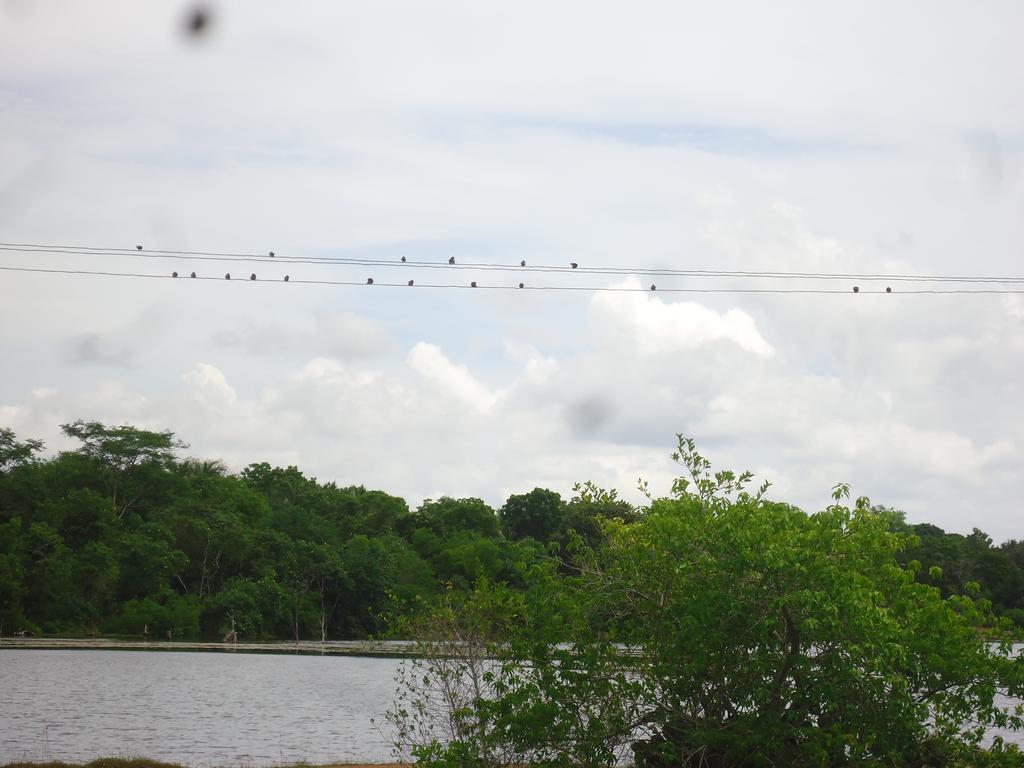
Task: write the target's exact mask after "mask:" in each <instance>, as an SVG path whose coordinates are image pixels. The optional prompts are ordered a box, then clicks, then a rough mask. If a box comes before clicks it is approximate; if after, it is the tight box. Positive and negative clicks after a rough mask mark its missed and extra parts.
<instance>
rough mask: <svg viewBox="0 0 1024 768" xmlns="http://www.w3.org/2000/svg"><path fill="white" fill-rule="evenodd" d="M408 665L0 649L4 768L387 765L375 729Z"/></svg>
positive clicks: (387, 752) (0, 758)
mask: <svg viewBox="0 0 1024 768" xmlns="http://www.w3.org/2000/svg"><path fill="white" fill-rule="evenodd" d="M400 663H401V662H400V661H399V660H397V659H381V658H359V657H351V656H285V655H258V654H231V653H147V652H144V651H63V650H24V649H18V650H10V649H8V650H0V763H5V762H10V761H14V760H23V759H32V760H68V761H79V760H87V759H91V758H94V757H101V756H110V755H113V756H143V757H150V758H154V759H157V760H168V761H172V762H179V763H185V764H187V765H193V766H212V765H239V764H242V765H252V766H265V765H270V764H275V763H283V762H297V761H307V762H311V763H327V762H359V761H365V762H389V761H390V760H391V759H392V757H391V747H390V745H389V744H388V742H387V737H386V736H385V735H384V734H382V733H381V732H380V731H379V730H378V729H379V728H380V727H381V723H382V721H383V715H384V712H385V711H386V710H387V709H388V707H389V706H390V704H391V701H392V699H393V696H394V688H395V684H394V681H393V679H392V677H393V675H394V673H395V670H396V669H397V667H398V664H400ZM371 718H373V719H374V720H376V724H374V723H371V721H370V720H371Z"/></svg>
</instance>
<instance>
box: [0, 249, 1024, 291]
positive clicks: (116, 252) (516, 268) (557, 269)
mask: <svg viewBox="0 0 1024 768" xmlns="http://www.w3.org/2000/svg"><path fill="white" fill-rule="evenodd" d="M0 251H3V252H12V253H14V252H21V253H46V254H55V255H81V256H123V257H135V258H146V259H168V258H174V259H182V260H189V261H226V262H254V263H278V264H280V263H289V264H309V265H337V266H365V267H385V268H403V267H408V268H412V269H447V270H469V271H477V272H520V273H529V272H536V273H560V274H588V275H611V276H630V275H633V276H646V277H659V276H661V277H687V278H699V279H704V278H728V279H757V280H803V281H807V280H842V281H851V280H857V281H864V282H880V281H890V282H919V283H964V284H969V283H991V284H1007V285H1013V284H1024V277H1022V276H991V275H989V276H985V275H921V274H884V273H855V272H791V271H769V270H717V269H671V268H645V267H585V266H582V267H572V266H558V265H552V264H526V265H523V264H495V263H485V262H466V263H455V264H450V263H446V262H445V263H438V262H433V261H423V260H410V259H406V260H405V261H401V260H399V259H394V258H391V259H382V258H370V257H340V256H330V257H327V256H322V257H321V256H277V255H276V254H275V255H274V256H270V255H269V254H255V253H238V252H224V251H185V250H162V249H145V248H143V249H141V250H140V249H138V248H136V249H130V248H101V247H96V246H61V245H46V244H37V243H0ZM840 292H843V291H840ZM904 292H905V291H904Z"/></svg>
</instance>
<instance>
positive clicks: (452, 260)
mask: <svg viewBox="0 0 1024 768" xmlns="http://www.w3.org/2000/svg"><path fill="white" fill-rule="evenodd" d="M135 249H136V250H139V251H141V250H142V246H141V245H136V246H135ZM267 255H268V256H270V257H271V258H273V257H274V252H273V251H269V252H268V253H267ZM399 261H400V262H401V263H402V264H405V263H407V261H408V260H407V259H406V258H405V256H403V257H402V258H401V259H400V260H399ZM448 263H449V264H452V265H454V264H455V257H454V256H449V257H448ZM519 266H520V267H525V266H526V259H523V260H522V261H520V262H519ZM579 266H580V265H579V264H578V263H577V262H575V261H570V262H569V267H570V268H571V269H578V268H579ZM178 276H179V275H178V273H177V272H171V277H178ZM196 276H197V275H196V273H195V272H192V273H191V274H190V275H189V277H196ZM224 279H225V280H230V279H231V273H230V272H225V273H224ZM249 279H250V280H255V279H256V273H255V272H253V273H252V274H250V275H249ZM289 280H291V275H285V276H284V282H286V283H287V282H288V281H289ZM366 284H367V285H373V278H372V277H368V278H366ZM415 284H416V281H415V280H410V281H409V282H408V283H407V285H415ZM469 287H470V288H476V287H477V285H476V280H471V281H470V282H469ZM519 287H520V288H525V287H526V284H525V283H519ZM657 289H658V287H657V286H656V285H654V283H651V290H652V291H655V290H657ZM853 290H854V291H856V290H857V288H856V286H855V287H854V289H853ZM889 290H890V291H891V290H892V289H889Z"/></svg>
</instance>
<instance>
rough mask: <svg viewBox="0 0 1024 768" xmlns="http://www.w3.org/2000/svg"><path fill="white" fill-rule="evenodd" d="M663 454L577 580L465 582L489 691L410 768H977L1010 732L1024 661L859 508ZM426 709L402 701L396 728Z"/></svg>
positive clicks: (982, 603) (412, 695)
mask: <svg viewBox="0 0 1024 768" xmlns="http://www.w3.org/2000/svg"><path fill="white" fill-rule="evenodd" d="M674 458H676V459H677V460H678V461H679V462H680V463H681V464H682V465H683V467H684V468H685V470H686V474H685V475H684V476H683V477H680V478H679V479H678V480H677V481H676V482H675V483H674V484H673V492H672V494H671V495H670V496H668V497H665V498H659V499H654V500H652V502H651V504H650V508H649V509H648V510H645V514H643V515H642V516H641V517H640V519H639V520H638V521H637V522H634V523H631V524H630V523H625V522H609V523H608V524H607V531H606V539H607V544H606V545H605V546H604V547H603V548H601V549H598V550H591V551H590V552H589V553H585V552H581V553H580V557H579V559H578V562H579V567H578V569H576V571H575V575H572V576H562V577H558V576H557V575H553V574H552V573H551V568H550V566H549V565H545V564H544V563H540V564H537V565H536V566H534V573H532V574H531V577H530V584H531V585H532V587H531V589H530V590H528V591H527V592H526V593H525V594H524V595H523V597H522V598H521V599H517V598H515V596H514V595H512V594H510V593H509V591H508V590H507V588H489V587H486V585H485V587H484V588H481V587H479V586H478V588H477V590H476V592H475V593H474V595H473V596H472V597H471V598H470V599H471V600H472V601H475V602H476V603H478V605H476V607H475V608H474V610H473V611H472V612H471V616H475V617H479V616H480V615H481V614H482V615H484V616H486V617H489V618H488V621H489V622H490V623H489V625H488V626H489V630H490V631H489V636H490V637H492V638H494V640H493V641H492V642H491V643H490V645H489V647H488V653H487V654H486V655H487V657H489V658H493V659H494V664H493V665H492V666H491V667H490V668H488V669H487V678H485V682H487V687H486V689H481V690H482V691H483V692H482V693H481V694H478V695H475V696H470V697H469V698H468V699H465V700H460V701H461V703H459V705H458V707H459V712H454V713H453V712H452V711H451V710H446V709H444V708H442V711H443V712H446V716H447V717H449V718H451V717H452V715H453V714H454V715H455V720H456V722H457V724H458V728H457V729H456V738H454V739H452V740H451V741H450V742H449V743H448V744H447V745H445V744H442V743H440V742H439V741H436V742H433V743H427V744H422V743H421V744H418V745H414V746H416V748H417V750H418V754H419V756H420V757H421V760H422V761H423V762H426V763H427V764H432V765H450V764H452V763H453V762H457V763H458V764H477V765H497V764H501V763H504V764H508V763H516V764H533V765H541V766H543V765H547V766H569V765H605V766H611V765H614V764H616V762H617V761H619V760H621V759H622V757H623V755H622V752H621V749H622V748H623V747H625V746H628V745H631V747H632V751H633V755H634V759H635V760H636V762H637V764H638V765H642V766H649V767H654V766H658V767H660V766H690V765H692V766H697V765H702V766H703V765H708V766H733V765H742V766H755V765H756V766H761V765H764V766H768V765H787V766H790V765H791V766H804V765H806V766H811V765H814V766H854V765H866V764H879V765H891V766H924V765H936V764H953V763H955V762H956V761H960V762H961V763H963V764H972V763H973V762H974V761H975V758H977V757H978V753H976V751H975V750H977V748H978V746H979V744H980V742H981V740H982V738H983V735H984V732H985V729H986V728H988V727H992V726H1000V727H1009V728H1020V727H1021V726H1022V723H1021V720H1020V717H1019V716H1018V715H1017V714H1015V713H1014V712H1012V711H1007V709H1006V707H1005V705H1001V704H1000V702H999V699H998V698H997V693H1006V694H1010V695H1020V694H1021V693H1022V692H1024V675H1022V670H1021V665H1020V663H1019V662H1017V661H1016V660H1015V659H1014V657H1013V653H1014V652H1013V650H1012V647H1011V646H1010V645H1009V644H996V645H990V644H987V643H985V642H983V641H982V639H981V637H980V636H979V633H978V632H979V629H991V628H993V627H997V626H1005V625H1004V624H1001V623H1000V622H999V621H998V620H997V619H996V618H995V617H994V616H993V615H992V613H991V611H990V604H989V603H988V601H986V600H985V599H983V598H978V599H974V598H971V597H969V596H963V595H955V596H952V597H950V598H947V599H944V598H943V597H942V595H941V594H940V593H939V591H938V590H936V589H934V588H932V587H930V586H927V585H925V584H921V583H918V582H916V581H915V579H914V574H913V572H912V570H911V569H909V568H904V567H902V566H901V565H900V563H899V562H898V561H897V560H896V554H897V553H898V552H899V551H900V550H901V548H903V547H904V546H906V544H907V538H906V536H904V535H903V534H900V533H898V532H894V531H892V530H891V526H890V523H891V519H890V518H889V517H887V516H885V515H879V514H877V513H876V512H874V511H872V510H871V509H870V507H869V504H868V502H867V500H864V499H862V500H858V503H857V504H856V505H854V506H853V507H847V506H845V505H843V504H842V503H841V502H842V500H843V498H844V497H847V496H848V493H849V491H848V489H847V488H846V487H845V486H837V488H836V490H835V501H836V503H835V504H834V505H832V506H830V507H829V508H828V509H826V510H824V511H822V512H820V513H818V514H814V515H807V514H805V513H803V512H802V511H800V510H798V509H796V508H794V507H792V506H789V505H786V504H782V503H778V502H770V501H767V500H766V499H765V498H764V492H765V491H766V490H767V486H766V485H765V486H762V487H761V489H760V490H759V491H758V492H756V493H750V492H748V491H747V490H746V486H747V484H748V483H749V481H750V475H749V474H748V473H743V474H739V475H737V474H734V473H731V472H713V471H712V470H711V466H710V463H709V462H708V461H707V460H706V459H704V458H703V457H702V456H701V455H700V454H699V453H698V452H697V450H696V448H695V446H694V445H693V443H692V441H689V440H685V439H683V438H682V437H680V440H679V445H678V449H677V452H676V454H675V456H674ZM476 620H479V618H477V619H476ZM461 671H462V672H463V673H464V674H465V676H466V677H465V679H469V680H471V679H472V674H471V670H470V669H469V668H468V667H466V668H463V669H462V670H461ZM426 673H427V678H428V679H432V678H431V677H430V668H429V667H428V668H427V670H426ZM448 674H449V675H450V674H451V672H450V670H449V672H448ZM434 694H436V689H433V690H428V691H426V692H425V691H424V690H422V689H416V688H415V687H413V688H408V687H407V688H406V695H407V698H406V700H405V701H411V702H412V707H411V708H410V706H407V705H405V704H403V705H402V706H400V708H399V709H400V711H399V712H397V713H396V714H397V718H398V720H399V721H401V720H402V717H403V715H402V711H404V712H405V715H406V716H408V715H409V714H410V713H415V712H417V711H429V707H428V709H427V710H419V709H418V703H420V702H423V701H425V700H427V699H429V696H431V695H434ZM425 696H426V697H427V699H424V697H425ZM442 698H443V697H442ZM436 701H437V699H435V702H436ZM495 755H498V756H499V758H494V756H495Z"/></svg>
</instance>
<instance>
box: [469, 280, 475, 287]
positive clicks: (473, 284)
mask: <svg viewBox="0 0 1024 768" xmlns="http://www.w3.org/2000/svg"><path fill="white" fill-rule="evenodd" d="M469 287H470V288H476V280H474V281H473V282H472V283H470V284H469Z"/></svg>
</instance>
